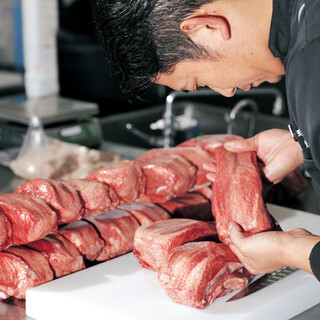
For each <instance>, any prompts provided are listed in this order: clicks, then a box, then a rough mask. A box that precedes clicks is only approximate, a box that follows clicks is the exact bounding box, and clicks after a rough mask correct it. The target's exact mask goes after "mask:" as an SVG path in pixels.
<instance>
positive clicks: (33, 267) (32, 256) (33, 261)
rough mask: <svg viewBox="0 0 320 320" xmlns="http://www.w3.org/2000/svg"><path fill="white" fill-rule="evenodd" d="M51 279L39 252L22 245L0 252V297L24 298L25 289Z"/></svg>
mask: <svg viewBox="0 0 320 320" xmlns="http://www.w3.org/2000/svg"><path fill="white" fill-rule="evenodd" d="M52 279H53V273H52V271H51V268H50V265H49V263H48V261H47V259H46V258H45V257H44V256H43V255H42V254H41V253H39V252H37V251H34V250H30V249H28V248H22V247H11V248H9V249H8V250H6V251H1V252H0V291H1V292H2V293H3V295H2V296H1V298H3V299H6V298H8V297H10V296H13V297H16V298H18V299H24V298H25V295H26V290H27V289H30V288H33V287H35V286H37V285H39V284H42V283H45V282H47V281H50V280H52Z"/></svg>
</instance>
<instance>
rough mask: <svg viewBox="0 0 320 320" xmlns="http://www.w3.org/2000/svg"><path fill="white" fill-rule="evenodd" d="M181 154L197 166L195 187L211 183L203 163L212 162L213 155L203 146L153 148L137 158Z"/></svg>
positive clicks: (146, 158)
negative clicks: (202, 147)
mask: <svg viewBox="0 0 320 320" xmlns="http://www.w3.org/2000/svg"><path fill="white" fill-rule="evenodd" d="M172 154H173V155H179V156H181V157H183V158H185V159H186V160H188V161H189V162H190V163H192V164H193V165H194V166H195V167H196V168H197V173H196V181H195V184H194V188H196V187H198V186H202V185H206V184H209V183H210V182H209V181H208V179H207V177H206V176H207V173H208V172H207V171H206V170H204V169H203V164H204V163H206V162H212V161H213V159H212V155H211V154H210V153H208V152H206V151H204V150H203V149H201V148H193V147H190V148H178V147H174V148H165V149H160V148H159V149H151V150H149V151H147V152H146V153H144V154H143V155H142V156H140V157H139V158H138V159H137V160H138V161H141V160H151V159H155V158H157V157H161V156H166V155H172Z"/></svg>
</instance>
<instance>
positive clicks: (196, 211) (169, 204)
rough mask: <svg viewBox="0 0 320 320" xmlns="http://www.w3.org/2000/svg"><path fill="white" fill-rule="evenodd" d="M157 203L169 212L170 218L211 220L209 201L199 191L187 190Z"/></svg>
mask: <svg viewBox="0 0 320 320" xmlns="http://www.w3.org/2000/svg"><path fill="white" fill-rule="evenodd" d="M159 205H161V206H162V207H163V208H165V209H166V210H167V211H168V212H170V214H171V216H172V218H187V219H196V220H203V221H210V220H213V216H212V212H211V202H210V201H209V200H208V199H206V198H205V197H204V196H203V195H201V194H200V193H196V192H188V193H185V194H184V195H182V196H180V197H176V198H174V199H172V200H168V201H166V202H163V203H159Z"/></svg>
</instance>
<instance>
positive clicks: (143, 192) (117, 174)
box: [0, 135, 273, 308]
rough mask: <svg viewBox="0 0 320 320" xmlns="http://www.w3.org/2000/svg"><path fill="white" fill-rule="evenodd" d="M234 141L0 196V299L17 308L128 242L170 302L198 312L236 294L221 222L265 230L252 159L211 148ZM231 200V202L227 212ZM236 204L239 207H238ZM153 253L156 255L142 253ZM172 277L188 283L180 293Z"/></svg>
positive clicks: (214, 140) (196, 143)
mask: <svg viewBox="0 0 320 320" xmlns="http://www.w3.org/2000/svg"><path fill="white" fill-rule="evenodd" d="M234 138H235V137H234V136H228V135H223V136H215V135H213V136H204V137H201V138H197V139H192V140H189V141H187V142H185V143H184V144H182V145H180V146H177V147H175V148H170V149H154V150H150V151H148V152H146V153H145V154H144V155H143V156H141V157H140V158H137V159H135V160H125V161H122V162H120V163H118V164H115V165H113V166H109V167H105V168H103V169H100V170H98V171H95V172H92V173H91V174H90V175H89V176H88V177H87V178H86V179H78V180H76V179H69V180H53V179H34V180H30V181H28V182H26V183H25V184H23V185H21V186H20V187H18V188H17V189H16V190H15V192H14V193H12V194H3V195H0V224H1V225H0V251H1V252H0V292H1V294H0V297H1V298H2V299H6V298H8V297H9V296H14V297H16V298H24V297H25V291H26V290H27V289H28V288H31V287H33V286H36V285H39V284H41V283H44V282H47V281H50V280H52V279H54V278H57V277H61V276H64V275H67V274H69V273H72V272H75V271H78V270H81V269H83V268H85V267H88V266H90V265H92V264H94V263H96V262H97V261H105V260H108V259H111V258H114V257H117V256H119V255H121V254H124V253H127V252H130V251H132V250H133V249H134V237H135V250H134V253H135V255H136V256H137V257H138V259H139V261H140V262H141V264H142V265H143V266H144V267H148V268H153V269H155V270H157V271H158V272H159V279H160V283H161V285H162V286H163V287H164V288H165V290H166V291H167V292H168V295H169V296H170V297H172V299H173V300H174V301H177V302H180V303H185V304H188V305H193V306H196V307H199V308H202V307H204V306H206V305H208V304H209V303H211V302H212V301H213V300H214V299H215V298H216V297H217V296H221V295H223V294H226V293H227V292H229V291H230V290H234V289H237V288H239V287H242V286H244V285H245V284H246V283H247V279H248V278H247V276H246V274H245V272H244V271H243V268H242V265H241V264H240V263H239V261H238V260H237V258H236V257H235V256H234V255H233V253H232V252H231V251H230V249H229V248H228V246H227V245H228V235H227V229H228V227H227V224H228V221H230V220H235V221H237V222H238V223H239V224H241V225H242V227H243V228H244V230H246V231H248V232H251V233H252V232H260V231H263V230H269V229H271V228H272V227H273V226H272V224H271V222H270V221H271V220H269V215H268V212H267V210H266V208H265V207H264V203H263V201H262V200H261V190H262V187H261V179H260V176H259V173H257V170H258V169H257V166H256V159H255V155H254V154H250V155H249V156H248V155H245V156H244V157H246V158H242V156H240V155H239V156H238V155H235V154H230V153H227V152H226V151H225V150H224V148H219V146H221V145H222V144H223V143H224V142H225V141H226V140H228V139H234ZM236 138H237V137H236ZM211 161H216V163H217V168H218V171H217V181H216V183H215V184H214V186H213V188H211V186H210V183H209V181H207V179H206V172H205V171H204V170H203V168H202V165H203V163H205V162H211ZM219 163H221V165H220V164H219ZM242 166H245V167H246V168H247V169H246V170H247V171H248V172H246V174H249V173H250V174H251V176H250V175H248V178H247V179H248V182H253V183H252V184H251V186H252V195H254V196H255V198H254V200H252V199H251V198H244V194H243V193H241V192H240V191H239V190H237V188H238V187H236V185H238V186H239V185H240V184H235V183H234V181H235V180H234V179H236V180H237V179H243V178H242V173H241V172H238V171H239V170H244V169H243V168H242ZM253 171H255V172H253ZM237 172H238V173H237ZM235 177H236V178H235ZM253 180H254V181H253ZM241 183H247V182H246V181H241ZM259 183H260V184H259ZM247 187H248V186H247ZM255 188H256V189H255ZM220 190H225V192H220ZM226 193H227V196H226ZM232 194H233V196H234V197H237V195H238V198H237V202H235V203H233V204H231V205H230V206H231V207H227V206H226V205H225V204H226V203H227V202H229V201H234V198H230V197H231V195H232ZM228 197H229V198H228ZM211 199H212V200H213V201H212V204H211ZM239 201H242V202H243V201H245V202H248V204H247V207H246V206H245V205H244V206H243V207H241V208H239V207H237V206H238V205H239ZM212 210H213V212H212ZM170 218H172V219H170ZM168 219H170V220H168ZM213 220H214V221H213ZM248 221H251V222H250V223H248V225H246V222H248ZM157 233H158V234H159V233H160V234H164V235H165V237H163V236H157V235H156V236H155V234H157ZM218 236H219V238H220V240H218ZM161 241H163V242H161ZM219 241H223V242H225V244H221V243H219ZM151 244H152V245H153V246H154V248H157V246H158V248H161V249H159V250H151V251H150V250H149V251H148V248H149V246H150V245H151ZM153 254H156V256H153V257H152V258H150V257H151V256H152V255H153ZM181 266H185V267H184V269H183V268H182V269H181ZM179 270H180V271H179ZM195 270H199V271H198V273H195V272H196V271H195ZM179 274H180V275H181V274H183V277H190V279H194V280H192V281H189V280H188V281H187V282H188V286H187V287H184V288H183V286H182V284H181V283H182V282H186V281H185V278H183V277H182V278H179ZM197 281H198V282H197ZM195 288H198V289H197V290H196V291H195ZM201 288H202V289H201ZM201 290H203V291H201ZM179 292H180V294H181V295H180V296H179ZM200 300H201V301H200ZM199 301H200V302H199Z"/></svg>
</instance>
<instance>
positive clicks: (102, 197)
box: [62, 179, 112, 217]
mask: <svg viewBox="0 0 320 320" xmlns="http://www.w3.org/2000/svg"><path fill="white" fill-rule="evenodd" d="M62 182H63V183H64V184H65V185H67V186H71V187H72V188H74V189H75V190H77V191H78V192H79V194H80V198H81V200H82V204H83V206H84V213H83V216H84V217H90V216H95V215H98V214H100V213H103V212H106V211H108V210H109V209H110V207H111V204H112V202H111V199H110V195H109V187H108V186H107V185H105V184H103V183H101V182H99V181H94V180H85V179H70V180H62Z"/></svg>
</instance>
